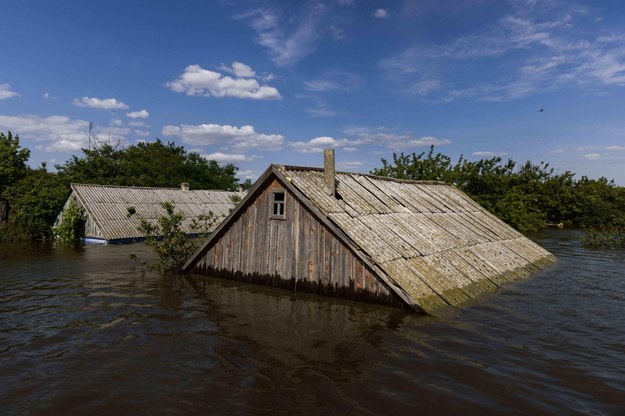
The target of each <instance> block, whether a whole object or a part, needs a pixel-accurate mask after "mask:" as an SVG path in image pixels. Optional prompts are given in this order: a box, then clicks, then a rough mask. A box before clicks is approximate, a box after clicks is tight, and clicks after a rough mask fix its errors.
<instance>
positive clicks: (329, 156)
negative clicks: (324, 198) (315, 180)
mask: <svg viewBox="0 0 625 416" xmlns="http://www.w3.org/2000/svg"><path fill="white" fill-rule="evenodd" d="M335 174H336V170H335V168H334V149H324V150H323V176H324V179H325V188H326V189H325V190H326V193H327V194H328V195H330V196H336V178H335Z"/></svg>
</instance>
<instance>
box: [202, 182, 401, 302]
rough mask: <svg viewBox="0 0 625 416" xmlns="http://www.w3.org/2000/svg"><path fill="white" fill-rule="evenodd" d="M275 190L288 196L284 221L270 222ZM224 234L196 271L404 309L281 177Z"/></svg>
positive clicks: (241, 211) (268, 183)
mask: <svg viewBox="0 0 625 416" xmlns="http://www.w3.org/2000/svg"><path fill="white" fill-rule="evenodd" d="M275 189H284V191H285V218H284V219H272V218H270V217H271V214H272V208H273V207H272V205H273V201H272V194H273V190H275ZM219 234H220V235H216V236H215V237H214V239H213V240H211V244H210V245H209V246H208V247H207V251H206V252H205V253H204V254H203V255H202V256H201V257H199V258H198V259H197V261H196V262H195V264H194V267H193V268H192V269H191V271H192V272H194V273H199V274H205V275H209V276H216V277H225V278H229V279H236V280H241V281H246V282H253V283H260V284H265V285H270V286H276V287H284V288H288V289H292V290H301V291H305V292H312V293H319V294H324V295H330V296H340V297H344V298H349V299H354V300H359V301H366V302H372V303H377V304H386V305H390V306H403V302H402V301H401V300H400V299H399V298H397V296H396V295H395V294H394V293H393V292H391V291H390V290H389V289H388V288H387V287H386V286H385V285H384V283H382V282H381V281H380V280H379V279H378V278H377V277H376V276H375V274H374V273H373V272H372V271H371V269H370V268H369V267H368V266H367V265H366V264H364V263H363V261H362V260H361V259H359V258H358V257H357V256H356V255H354V253H353V252H352V251H351V249H350V248H349V247H348V246H346V245H345V244H344V243H343V242H342V241H341V240H340V239H339V238H337V236H336V235H335V234H334V233H333V232H332V231H331V230H329V229H328V228H327V227H326V226H325V225H324V224H323V223H321V222H320V221H319V220H318V219H317V218H316V217H315V216H314V215H313V214H312V213H311V212H310V210H309V209H307V208H306V207H305V206H304V205H303V204H301V203H300V202H299V201H298V200H297V199H296V198H295V197H294V196H293V195H292V194H291V193H289V191H288V189H285V188H284V187H283V186H282V185H281V183H280V182H279V181H278V180H277V179H275V178H271V177H270V178H269V179H268V180H267V181H266V182H265V184H264V186H263V188H262V189H260V190H259V193H258V196H257V197H256V198H254V199H253V200H251V201H250V203H249V204H247V207H245V209H242V210H240V211H239V212H238V213H237V217H235V218H232V219H231V220H230V221H228V226H227V227H225V228H224V229H223V230H222V232H220V233H219Z"/></svg>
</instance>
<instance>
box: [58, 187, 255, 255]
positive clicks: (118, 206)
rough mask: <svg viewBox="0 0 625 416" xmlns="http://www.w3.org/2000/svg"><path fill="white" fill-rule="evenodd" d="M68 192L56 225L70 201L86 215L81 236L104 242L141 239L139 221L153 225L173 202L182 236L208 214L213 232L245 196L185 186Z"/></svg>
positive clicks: (240, 193)
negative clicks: (180, 217)
mask: <svg viewBox="0 0 625 416" xmlns="http://www.w3.org/2000/svg"><path fill="white" fill-rule="evenodd" d="M71 191H72V192H71V194H70V196H69V197H68V199H67V201H66V203H65V205H64V207H63V209H62V210H61V212H60V213H59V215H58V216H57V219H56V224H58V223H60V221H62V218H63V213H64V211H65V209H66V208H67V207H68V206H69V204H70V202H71V201H72V200H73V201H75V202H76V203H77V204H78V206H80V207H82V208H83V209H84V210H85V213H86V216H87V222H86V225H85V237H86V238H89V239H96V240H104V241H106V242H108V243H122V242H130V241H133V240H139V239H141V238H142V237H143V236H142V235H141V233H140V232H139V231H138V230H137V227H138V226H139V223H140V219H141V218H144V219H146V220H149V221H152V222H155V221H156V220H157V219H158V218H160V217H161V216H162V215H165V210H164V209H163V208H162V206H161V204H162V203H163V202H173V203H174V205H175V211H176V212H181V213H182V214H183V216H184V220H183V223H182V230H183V231H184V232H185V233H186V234H196V233H198V230H195V229H193V228H192V227H191V224H192V222H193V220H194V219H197V218H198V216H200V215H203V214H207V213H208V212H209V211H211V212H213V214H214V215H215V216H216V217H217V218H219V220H218V221H216V223H215V224H213V226H212V228H213V229H214V228H215V227H216V226H217V224H219V222H221V220H223V218H225V217H226V216H227V215H228V213H229V212H230V211H231V210H232V209H233V208H234V207H235V206H236V203H235V201H236V199H237V198H238V199H239V200H240V199H241V198H242V197H243V196H244V195H245V194H244V193H242V192H229V191H221V190H189V189H188V187H186V186H183V187H181V188H147V187H128V186H108V185H83V184H72V185H71ZM233 198H235V199H234V200H233ZM131 207H132V208H134V211H135V214H134V215H132V216H129V215H128V214H129V211H128V209H129V208H131ZM208 231H211V230H208Z"/></svg>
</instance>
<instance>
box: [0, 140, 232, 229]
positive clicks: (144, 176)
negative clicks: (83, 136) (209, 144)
mask: <svg viewBox="0 0 625 416" xmlns="http://www.w3.org/2000/svg"><path fill="white" fill-rule="evenodd" d="M29 158H30V150H29V149H26V148H22V147H21V146H20V142H19V137H18V136H17V135H15V136H14V135H12V134H11V132H8V133H7V134H4V133H0V208H2V209H0V240H32V239H44V238H49V237H51V233H52V230H51V228H52V224H53V223H54V219H55V217H56V214H57V212H58V210H59V208H60V207H61V205H62V203H63V201H64V200H65V198H67V196H68V194H69V191H70V187H69V186H70V184H71V183H86V184H100V185H122V186H150V187H168V188H177V187H179V186H180V184H181V183H182V182H188V183H189V184H190V186H191V189H224V190H236V189H237V187H238V180H237V178H236V177H235V175H236V173H237V169H238V168H237V167H236V166H234V165H232V164H227V165H225V166H220V165H219V164H218V163H217V162H216V161H214V160H207V159H206V158H204V157H202V156H201V155H200V154H199V153H197V152H187V151H186V150H185V149H184V148H183V147H182V146H176V145H175V144H174V143H172V142H170V143H167V144H165V143H163V142H162V141H160V140H156V141H155V142H151V143H147V142H143V143H139V144H136V145H132V146H128V147H124V148H121V147H119V146H111V145H109V144H98V146H97V147H95V148H93V149H82V155H81V156H80V157H79V156H76V155H74V156H72V157H71V158H70V159H69V160H67V161H66V162H65V163H63V164H58V165H55V168H56V172H49V171H48V170H47V168H46V165H45V163H43V164H42V166H41V167H39V168H36V169H33V168H30V167H29V166H28V164H27V162H28V160H29ZM7 208H8V209H7ZM7 212H8V215H7ZM2 214H4V218H2Z"/></svg>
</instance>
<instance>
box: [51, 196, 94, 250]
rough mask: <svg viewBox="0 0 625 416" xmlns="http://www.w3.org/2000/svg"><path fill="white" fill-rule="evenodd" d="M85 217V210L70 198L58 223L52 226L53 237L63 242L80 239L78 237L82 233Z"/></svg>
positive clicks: (72, 241)
mask: <svg viewBox="0 0 625 416" xmlns="http://www.w3.org/2000/svg"><path fill="white" fill-rule="evenodd" d="M86 219H87V218H86V216H85V210H84V209H83V208H81V207H79V206H78V205H76V201H75V200H74V199H73V198H72V199H71V200H70V201H69V204H68V206H67V208H66V209H65V212H64V213H63V219H62V220H61V222H60V224H59V225H58V226H57V227H54V228H52V233H53V235H54V238H55V239H57V240H59V241H62V242H64V243H74V242H76V241H78V240H80V237H81V236H82V235H84V227H85V221H86Z"/></svg>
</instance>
